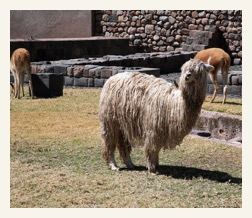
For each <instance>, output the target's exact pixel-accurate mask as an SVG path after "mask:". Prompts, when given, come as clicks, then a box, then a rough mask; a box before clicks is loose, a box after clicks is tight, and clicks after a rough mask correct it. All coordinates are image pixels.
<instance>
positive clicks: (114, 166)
mask: <svg viewBox="0 0 252 218" xmlns="http://www.w3.org/2000/svg"><path fill="white" fill-rule="evenodd" d="M109 166H110V169H111V170H114V171H119V170H120V168H119V167H118V166H116V165H114V164H110V165H109Z"/></svg>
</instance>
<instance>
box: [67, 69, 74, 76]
mask: <svg viewBox="0 0 252 218" xmlns="http://www.w3.org/2000/svg"><path fill="white" fill-rule="evenodd" d="M73 70H74V67H67V72H66V74H67V76H70V77H71V76H74V74H73Z"/></svg>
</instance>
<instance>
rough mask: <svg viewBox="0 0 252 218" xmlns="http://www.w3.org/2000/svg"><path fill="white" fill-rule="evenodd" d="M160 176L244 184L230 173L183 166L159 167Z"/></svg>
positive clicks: (138, 168) (144, 169)
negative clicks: (200, 178)
mask: <svg viewBox="0 0 252 218" xmlns="http://www.w3.org/2000/svg"><path fill="white" fill-rule="evenodd" d="M122 170H128V169H127V168H122ZM134 170H135V171H146V170H147V169H146V167H144V166H137V167H136V168H135V169H134ZM158 171H159V175H165V176H171V177H173V178H175V179H186V180H192V179H194V178H199V177H202V178H203V179H208V180H212V181H216V182H220V183H225V182H227V183H233V184H242V179H241V178H236V177H232V176H231V175H229V174H228V173H225V172H220V171H211V170H202V169H198V168H194V167H183V166H167V165H160V166H159V167H158Z"/></svg>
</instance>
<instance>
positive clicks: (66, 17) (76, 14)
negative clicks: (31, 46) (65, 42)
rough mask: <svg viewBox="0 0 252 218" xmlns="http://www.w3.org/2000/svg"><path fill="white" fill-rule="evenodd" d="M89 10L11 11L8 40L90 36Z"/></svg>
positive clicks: (90, 16) (90, 15)
mask: <svg viewBox="0 0 252 218" xmlns="http://www.w3.org/2000/svg"><path fill="white" fill-rule="evenodd" d="M92 22H93V21H92V11H90V10H81V11H78V10H75V11H73V10H11V11H10V38H11V39H30V38H31V37H32V38H35V39H36V38H82V37H90V36H92Z"/></svg>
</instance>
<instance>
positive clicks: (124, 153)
mask: <svg viewBox="0 0 252 218" xmlns="http://www.w3.org/2000/svg"><path fill="white" fill-rule="evenodd" d="M118 150H119V153H120V157H121V159H122V161H123V162H124V164H125V165H126V166H127V168H129V169H134V168H135V165H134V164H133V162H132V160H131V157H130V152H131V145H130V144H129V142H128V140H126V139H125V138H124V137H123V135H122V134H121V135H120V136H119V143H118Z"/></svg>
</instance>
